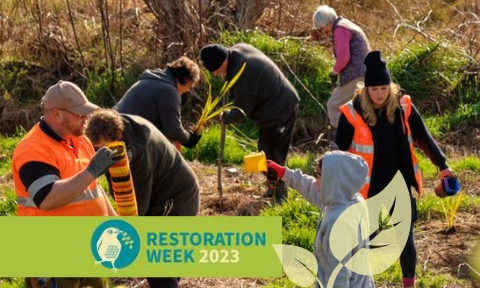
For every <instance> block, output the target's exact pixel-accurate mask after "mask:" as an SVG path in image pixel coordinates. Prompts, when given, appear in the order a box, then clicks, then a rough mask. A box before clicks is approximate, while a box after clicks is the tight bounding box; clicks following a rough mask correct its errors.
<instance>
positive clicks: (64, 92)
mask: <svg viewBox="0 0 480 288" xmlns="http://www.w3.org/2000/svg"><path fill="white" fill-rule="evenodd" d="M42 108H43V109H63V110H67V111H70V112H72V113H75V114H78V115H83V116H86V115H89V114H90V113H92V112H93V111H94V110H96V109H99V108H100V107H98V106H97V105H95V104H93V103H91V102H89V101H88V99H87V97H86V96H85V94H84V93H83V91H82V89H80V87H78V86H77V85H75V84H74V83H72V82H68V81H62V80H60V81H59V82H58V83H57V84H55V85H53V86H51V87H50V88H48V90H47V93H45V96H43V98H42Z"/></svg>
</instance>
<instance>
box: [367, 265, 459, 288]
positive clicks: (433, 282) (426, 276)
mask: <svg viewBox="0 0 480 288" xmlns="http://www.w3.org/2000/svg"><path fill="white" fill-rule="evenodd" d="M402 278H403V277H402V269H401V267H400V262H399V261H397V262H395V264H393V265H392V266H391V267H390V268H388V269H387V270H385V271H383V272H382V273H380V274H378V275H374V279H375V284H376V286H377V287H385V286H384V285H385V284H392V283H401V282H402ZM416 278H417V281H416V287H418V288H439V287H456V286H452V285H453V283H458V284H464V283H465V280H464V279H457V278H455V277H453V276H451V275H449V274H442V275H438V274H434V273H432V272H430V267H426V269H425V270H423V269H419V268H417V272H416ZM395 287H397V286H395Z"/></svg>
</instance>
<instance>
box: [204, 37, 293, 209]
mask: <svg viewBox="0 0 480 288" xmlns="http://www.w3.org/2000/svg"><path fill="white" fill-rule="evenodd" d="M200 58H201V60H202V62H203V65H204V66H205V68H207V70H208V71H210V72H212V73H213V75H215V76H218V77H220V78H222V80H224V81H230V80H232V78H233V77H234V76H235V75H237V73H238V72H239V70H240V69H241V68H242V66H243V64H244V63H246V66H245V70H244V71H243V73H242V75H241V76H240V78H238V80H237V82H236V83H235V84H234V85H233V86H232V88H231V90H230V92H231V93H232V95H233V97H234V98H235V101H234V105H235V106H237V107H239V108H240V109H241V110H239V109H234V110H231V111H226V112H224V113H223V114H222V121H223V123H225V124H230V123H234V122H238V121H240V120H242V119H243V118H244V117H245V116H247V117H249V118H250V119H251V120H252V121H253V122H254V123H255V124H256V125H257V127H258V128H259V129H260V133H259V139H258V150H259V151H264V152H265V154H266V156H267V159H269V160H272V161H275V162H276V163H278V164H280V165H285V160H286V158H287V153H288V148H289V146H290V142H291V141H292V136H293V127H294V124H295V120H296V117H297V112H298V103H299V102H300V98H299V97H298V94H297V91H296V90H295V88H294V87H293V86H292V84H291V83H290V82H289V81H288V79H287V78H286V77H285V75H283V73H282V71H280V69H279V68H278V67H277V65H275V63H274V62H273V61H272V60H271V59H270V58H268V57H267V56H266V55H265V54H263V53H262V52H261V51H260V50H258V49H256V48H255V47H253V46H251V45H248V44H245V43H239V44H236V45H234V46H232V47H230V48H226V47H224V46H221V45H218V44H211V45H207V46H205V47H203V48H202V49H201V51H200ZM267 178H268V180H269V183H275V180H276V177H275V176H272V175H267ZM270 186H271V187H269V189H268V190H267V193H266V196H270V197H271V196H273V194H274V193H275V200H276V201H277V202H280V201H282V200H284V199H286V198H287V185H285V182H283V181H282V180H279V181H278V182H276V185H270Z"/></svg>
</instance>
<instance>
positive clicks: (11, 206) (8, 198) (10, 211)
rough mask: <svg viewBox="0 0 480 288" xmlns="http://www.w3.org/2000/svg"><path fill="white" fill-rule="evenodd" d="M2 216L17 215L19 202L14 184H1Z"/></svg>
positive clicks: (0, 207)
mask: <svg viewBox="0 0 480 288" xmlns="http://www.w3.org/2000/svg"><path fill="white" fill-rule="evenodd" d="M0 191H1V193H0V216H14V215H16V214H17V202H16V198H17V196H16V194H15V188H14V187H13V184H0Z"/></svg>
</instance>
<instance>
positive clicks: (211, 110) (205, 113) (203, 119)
mask: <svg viewBox="0 0 480 288" xmlns="http://www.w3.org/2000/svg"><path fill="white" fill-rule="evenodd" d="M246 65H247V63H244V64H243V66H242V68H241V69H240V71H238V73H237V75H235V77H233V78H232V80H231V81H230V82H228V81H227V82H225V84H223V87H222V90H220V95H219V96H218V97H217V98H215V99H213V96H212V83H211V82H210V80H208V77H207V76H206V75H205V73H203V71H202V73H203V76H204V77H205V79H206V81H207V84H208V96H207V101H206V102H205V106H204V107H203V108H202V113H201V114H200V117H199V118H198V121H197V124H196V125H195V128H194V132H195V133H197V134H200V133H201V132H202V130H203V127H205V125H206V124H207V122H208V121H210V120H211V119H213V118H215V117H217V116H218V115H220V114H221V113H222V112H224V111H226V110H230V109H238V107H236V106H234V105H233V102H229V103H227V104H224V105H223V106H221V107H219V108H217V105H218V104H219V103H220V101H221V100H222V99H223V97H225V95H226V94H227V92H228V91H229V90H230V88H232V86H233V85H234V84H235V82H237V80H238V78H240V76H241V75H242V73H243V70H245V66H246Z"/></svg>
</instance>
